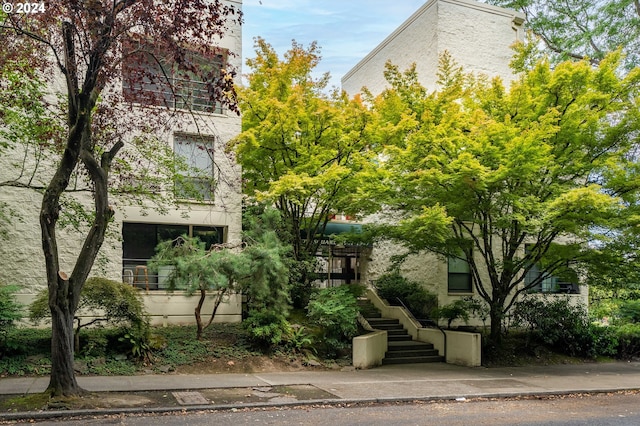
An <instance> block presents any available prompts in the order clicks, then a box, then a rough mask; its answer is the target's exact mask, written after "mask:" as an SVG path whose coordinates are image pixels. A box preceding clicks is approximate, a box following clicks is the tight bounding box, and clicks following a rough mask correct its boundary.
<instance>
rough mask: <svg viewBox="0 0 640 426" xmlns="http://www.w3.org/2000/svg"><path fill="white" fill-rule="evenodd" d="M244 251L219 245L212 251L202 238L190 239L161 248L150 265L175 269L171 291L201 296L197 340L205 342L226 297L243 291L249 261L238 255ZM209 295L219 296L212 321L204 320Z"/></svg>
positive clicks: (197, 308)
mask: <svg viewBox="0 0 640 426" xmlns="http://www.w3.org/2000/svg"><path fill="white" fill-rule="evenodd" d="M239 248H240V247H232V246H229V245H225V244H215V245H212V246H211V247H210V248H206V247H205V243H203V242H202V241H200V240H199V239H198V238H192V237H188V236H186V235H185V236H182V237H178V238H177V239H176V240H172V241H164V242H162V243H160V244H158V247H157V248H156V251H157V254H156V256H154V258H153V259H152V260H151V262H150V263H149V265H150V267H151V269H154V270H157V269H158V267H159V266H171V268H172V269H171V272H170V273H169V276H168V278H167V279H168V284H169V290H170V291H172V290H175V289H180V290H185V291H186V292H187V294H189V295H193V294H194V293H198V295H199V298H198V303H197V305H196V307H195V310H194V315H195V319H196V327H197V332H196V338H197V339H198V340H200V339H201V338H202V332H203V331H204V330H205V329H206V328H207V327H208V326H209V325H211V323H213V320H214V318H215V315H216V313H217V311H218V308H219V307H220V304H221V303H222V301H223V300H224V297H225V296H227V295H228V294H230V293H233V292H235V291H239V288H238V281H239V279H240V278H241V277H245V276H246V275H248V274H249V271H250V269H249V264H248V262H247V259H246V257H245V256H244V255H243V254H242V253H240V252H237V251H238V250H239ZM209 293H215V295H214V303H213V310H212V312H211V316H210V317H209V321H208V322H207V323H206V324H205V323H204V321H203V320H202V307H203V306H204V302H205V301H206V299H207V295H208V294H209Z"/></svg>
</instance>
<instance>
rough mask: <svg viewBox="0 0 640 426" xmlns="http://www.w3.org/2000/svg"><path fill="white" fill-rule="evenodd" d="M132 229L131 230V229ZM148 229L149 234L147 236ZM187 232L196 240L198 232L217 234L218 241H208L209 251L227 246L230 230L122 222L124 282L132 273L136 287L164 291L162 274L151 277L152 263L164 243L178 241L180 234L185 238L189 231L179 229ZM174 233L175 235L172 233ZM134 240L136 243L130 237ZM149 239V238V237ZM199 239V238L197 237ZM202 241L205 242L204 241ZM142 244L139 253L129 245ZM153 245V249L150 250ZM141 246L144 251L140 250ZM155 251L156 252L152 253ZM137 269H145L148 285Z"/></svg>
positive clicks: (198, 226)
mask: <svg viewBox="0 0 640 426" xmlns="http://www.w3.org/2000/svg"><path fill="white" fill-rule="evenodd" d="M127 228H129V229H127ZM145 229H146V230H147V233H146V234H145ZM182 229H186V231H187V232H186V234H187V235H188V236H190V237H193V236H194V235H195V234H196V232H195V231H196V230H197V231H200V232H202V231H204V230H207V231H209V232H214V233H215V234H217V238H216V239H217V241H215V242H213V241H204V242H205V244H208V246H207V247H206V248H207V249H208V248H209V247H210V246H211V245H212V244H219V243H224V242H225V240H226V233H227V228H226V227H225V226H216V225H206V224H192V223H157V222H134V221H132V222H123V223H122V272H123V281H124V282H126V271H127V270H130V271H131V274H132V275H131V278H132V282H131V284H132V285H136V286H144V285H148V288H149V290H155V289H162V288H161V287H158V284H159V278H160V275H162V274H161V271H158V273H157V274H149V271H148V269H147V267H148V264H149V261H150V260H151V258H152V257H153V255H155V247H157V245H158V244H159V243H160V242H162V241H169V240H171V239H174V238H177V237H179V236H180V235H184V234H185V232H176V231H178V230H180V231H181V230H182ZM172 230H173V232H172ZM163 232H164V233H165V236H166V238H163V239H161V234H162V233H163ZM132 236H133V238H134V240H136V241H133V242H132V240H131V239H130V237H132ZM145 236H146V238H145ZM195 236H197V235H195ZM201 241H202V239H201ZM136 242H137V243H139V245H138V249H137V250H136V248H135V247H133V246H131V245H130V246H127V245H128V244H132V243H133V244H134V245H135V243H136ZM140 243H142V244H140ZM151 245H153V247H152V248H151V250H149V248H150V247H151ZM140 247H141V248H140ZM152 251H153V253H152ZM132 254H133V255H135V254H141V256H136V257H128V256H130V255H132ZM136 267H144V270H145V274H146V278H147V282H143V279H142V277H139V276H136V272H134V271H136Z"/></svg>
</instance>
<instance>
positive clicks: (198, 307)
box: [194, 289, 207, 340]
mask: <svg viewBox="0 0 640 426" xmlns="http://www.w3.org/2000/svg"><path fill="white" fill-rule="evenodd" d="M206 297H207V291H206V290H203V289H200V300H198V304H197V305H196V309H195V312H194V313H195V316H196V327H197V330H196V340H200V339H202V330H204V327H203V326H202V315H201V312H202V305H204V300H205V298H206Z"/></svg>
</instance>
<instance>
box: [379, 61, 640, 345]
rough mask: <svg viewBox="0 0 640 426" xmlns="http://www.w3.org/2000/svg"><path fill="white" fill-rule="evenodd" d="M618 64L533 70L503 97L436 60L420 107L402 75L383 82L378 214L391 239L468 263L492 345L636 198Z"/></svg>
mask: <svg viewBox="0 0 640 426" xmlns="http://www.w3.org/2000/svg"><path fill="white" fill-rule="evenodd" d="M619 59H620V56H619V54H614V55H610V56H608V57H606V58H605V59H603V60H602V61H601V62H600V64H599V66H598V67H595V68H594V67H593V66H592V65H591V64H590V63H588V62H586V61H582V62H564V63H561V64H558V65H557V66H555V67H553V68H552V67H551V66H550V65H549V63H548V62H547V61H544V60H543V61H540V62H538V63H537V64H536V65H535V66H534V67H533V68H532V69H531V70H529V71H527V72H526V73H523V74H522V75H521V77H520V78H519V79H518V80H517V81H515V82H514V83H513V84H512V86H511V88H510V90H507V89H505V88H504V87H503V85H502V84H501V82H500V81H499V80H497V79H496V80H493V81H487V80H486V79H484V78H473V77H471V76H468V75H465V74H464V73H463V71H462V70H461V69H460V68H459V67H458V66H457V65H456V64H455V63H453V62H452V61H451V59H450V57H449V56H448V55H444V56H443V57H442V59H441V64H440V65H441V66H440V75H439V84H440V89H439V90H438V91H436V92H434V93H430V94H426V92H425V91H424V90H423V89H421V88H420V87H419V85H418V84H417V82H416V76H415V73H414V72H412V71H411V70H409V72H407V73H400V72H399V71H398V70H397V69H396V68H393V67H389V68H388V76H389V77H392V78H390V79H389V80H390V82H391V85H392V88H391V89H389V90H388V91H386V92H385V93H383V94H382V96H381V97H380V98H379V99H378V100H377V104H376V108H377V109H378V110H379V111H380V113H379V114H381V115H385V114H386V115H387V116H388V117H390V119H389V120H387V124H386V128H387V130H386V131H389V129H391V130H392V131H397V132H398V133H399V134H401V135H402V137H400V138H398V141H397V143H395V144H393V145H390V146H388V149H387V151H386V155H387V157H388V160H387V161H386V162H385V165H384V166H385V167H386V168H387V170H388V174H389V176H392V177H393V187H394V188H396V189H397V190H398V191H397V193H398V195H399V196H398V197H396V198H395V199H393V198H390V199H389V206H390V208H391V210H392V211H396V212H397V214H398V216H399V217H401V218H402V220H400V222H399V224H398V225H397V226H395V227H392V228H391V232H393V233H394V234H395V235H396V236H398V237H400V238H401V239H403V240H404V241H405V242H406V244H407V245H408V246H409V247H411V248H412V249H414V250H424V249H426V250H430V251H432V252H435V253H439V254H441V255H443V256H454V257H458V258H461V259H464V260H466V261H467V262H468V263H469V267H470V271H471V274H472V277H473V282H474V285H475V291H476V292H477V294H478V296H480V297H481V298H482V299H483V300H484V301H486V303H487V304H488V306H489V311H490V312H489V317H490V319H491V333H490V340H491V341H492V342H493V343H494V344H499V343H500V341H501V337H502V333H501V324H502V322H503V319H504V318H505V314H506V313H507V312H508V311H509V309H510V308H511V306H512V305H513V303H514V301H515V300H516V299H517V297H518V296H519V295H520V294H522V293H523V292H527V291H529V290H531V289H532V288H534V287H535V286H537V285H540V283H541V281H542V280H543V279H544V278H545V277H547V276H550V275H556V276H565V277H569V276H571V275H573V278H574V279H575V278H576V277H575V272H574V269H573V268H572V266H575V265H574V262H577V261H580V260H584V259H585V256H584V252H585V251H588V248H589V247H588V245H587V243H588V242H589V241H591V240H592V239H594V238H598V237H600V235H598V230H600V229H605V228H607V227H610V226H612V225H615V224H616V223H617V222H618V220H619V219H620V218H621V217H622V212H623V211H624V210H625V207H626V204H624V203H623V202H622V201H623V198H622V194H624V196H628V197H631V195H632V194H637V189H638V185H637V182H638V181H637V177H634V176H632V175H631V176H630V175H629V174H628V172H629V170H633V169H632V168H630V167H629V166H630V165H631V164H632V159H631V153H632V149H633V145H634V142H636V139H637V134H638V125H639V122H638V115H637V99H638V90H639V83H640V72H639V71H640V70H638V69H636V70H634V71H632V72H630V73H628V74H627V75H626V77H624V78H621V77H619V75H618V74H617V69H618V66H619ZM393 111H395V113H394V114H391V113H390V112H393ZM621 174H623V175H625V176H628V177H630V178H631V179H623V180H621V179H619V177H620V175H621ZM622 181H624V185H621V182H622ZM561 240H562V241H561ZM559 243H561V244H559ZM534 267H537V268H539V272H540V273H539V274H538V275H537V276H536V277H535V278H533V279H531V280H530V281H526V280H525V278H526V275H527V273H528V272H529V271H531V270H532V269H533V268H534Z"/></svg>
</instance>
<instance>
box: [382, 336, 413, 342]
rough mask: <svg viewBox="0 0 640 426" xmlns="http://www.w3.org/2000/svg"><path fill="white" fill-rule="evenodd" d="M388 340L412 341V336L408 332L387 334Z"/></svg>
mask: <svg viewBox="0 0 640 426" xmlns="http://www.w3.org/2000/svg"><path fill="white" fill-rule="evenodd" d="M387 341H389V342H406V341H409V342H410V341H411V336H410V335H408V334H401V335H398V336H396V335H393V334H387Z"/></svg>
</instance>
